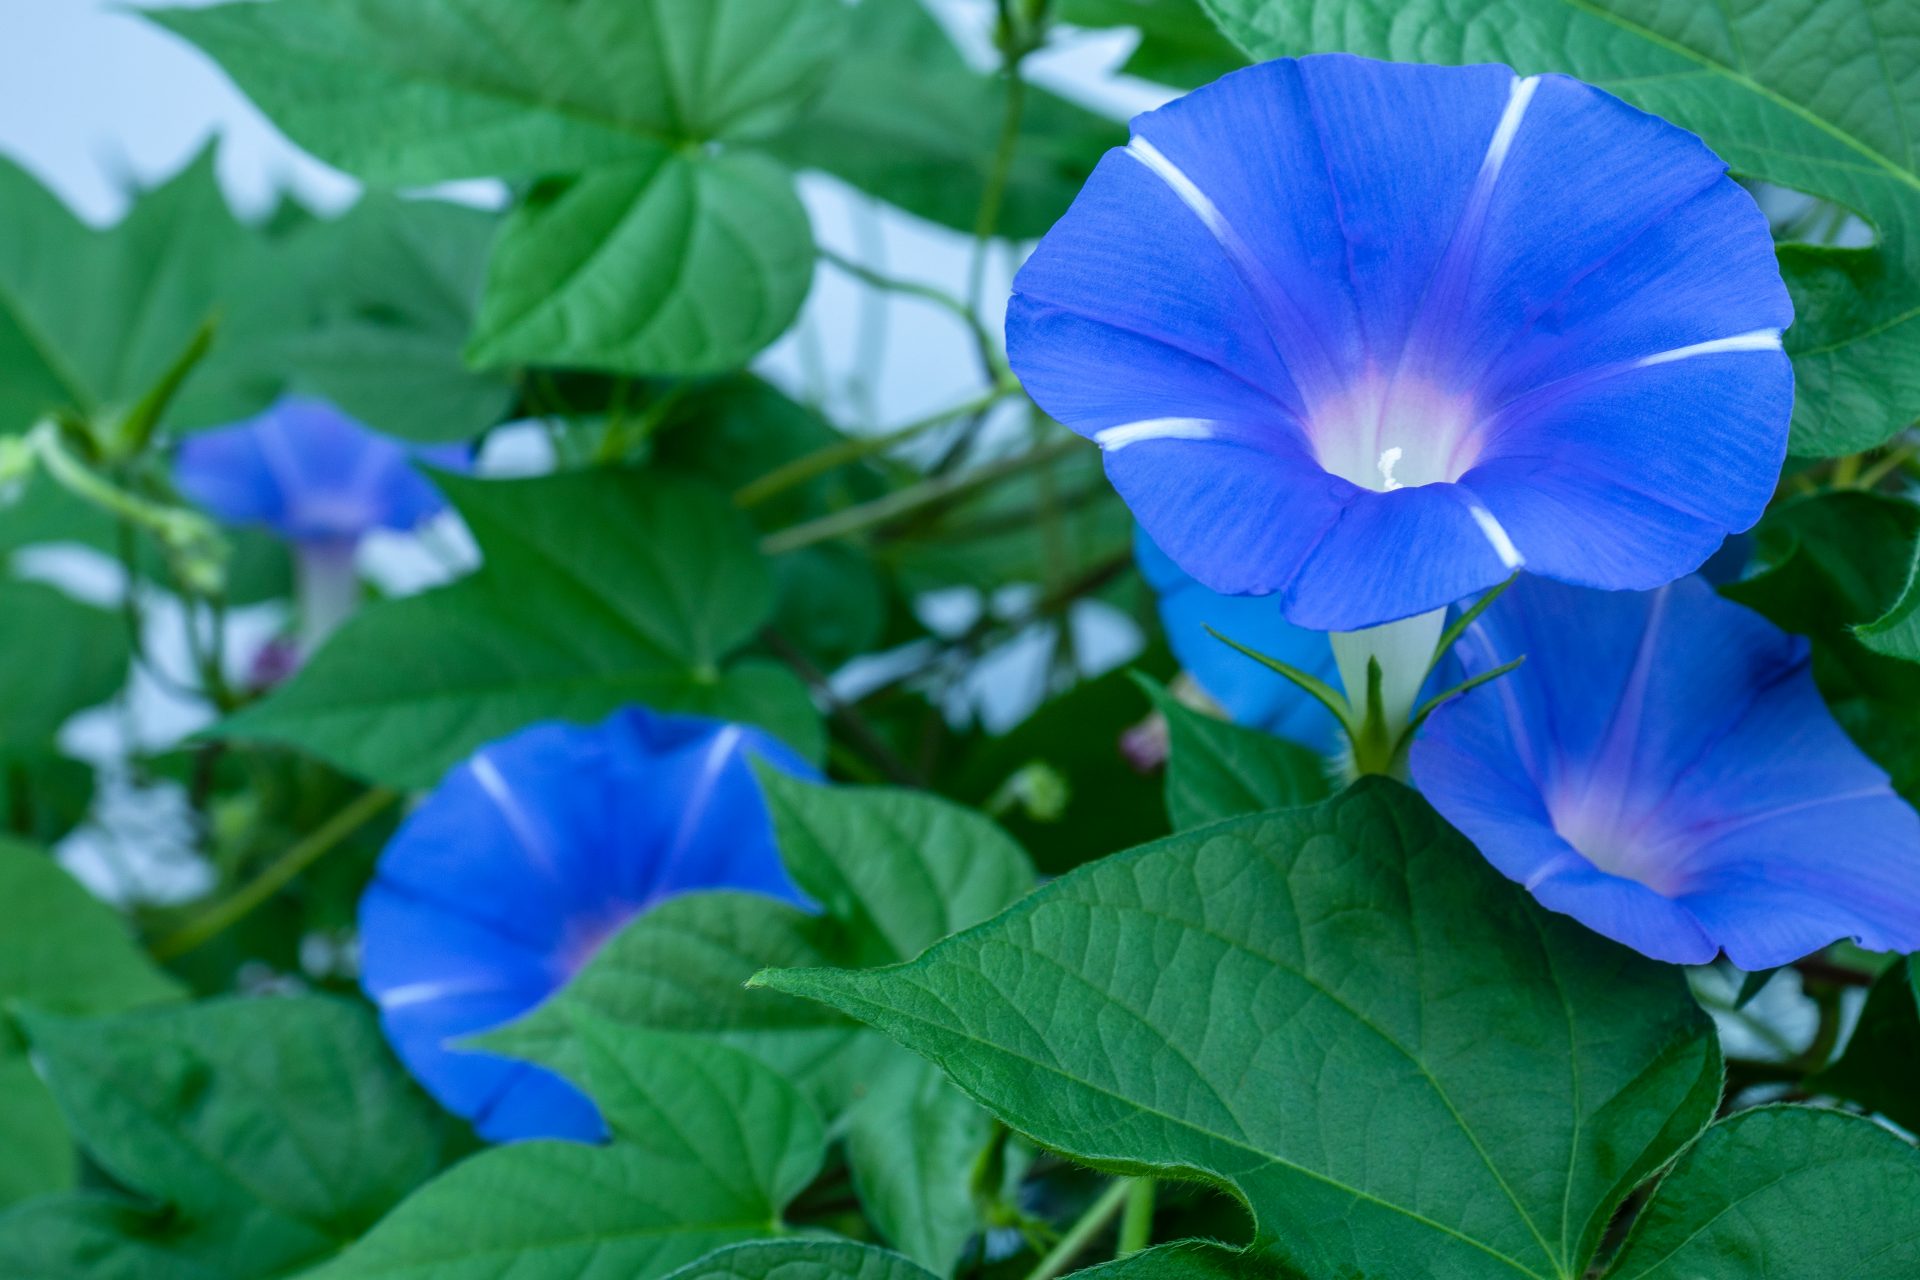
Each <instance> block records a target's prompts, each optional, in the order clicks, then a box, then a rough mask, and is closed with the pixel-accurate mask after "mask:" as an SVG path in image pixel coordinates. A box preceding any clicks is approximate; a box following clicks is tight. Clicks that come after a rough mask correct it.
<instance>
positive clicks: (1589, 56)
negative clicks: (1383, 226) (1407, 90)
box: [1204, 0, 1920, 455]
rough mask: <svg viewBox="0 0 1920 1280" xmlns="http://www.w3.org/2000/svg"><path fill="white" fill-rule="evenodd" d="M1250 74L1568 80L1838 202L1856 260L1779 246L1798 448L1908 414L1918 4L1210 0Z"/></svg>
mask: <svg viewBox="0 0 1920 1280" xmlns="http://www.w3.org/2000/svg"><path fill="white" fill-rule="evenodd" d="M1204 3H1205V4H1206V7H1207V9H1208V10H1209V12H1211V13H1212V14H1213V16H1214V18H1215V19H1216V20H1217V21H1218V22H1219V23H1220V26H1221V29H1222V30H1224V31H1225V32H1226V33H1227V34H1228V35H1229V36H1231V37H1232V38H1233V39H1234V40H1235V41H1236V42H1237V43H1238V44H1239V45H1240V47H1241V48H1243V49H1245V50H1246V51H1247V52H1248V53H1249V54H1250V55H1252V56H1253V57H1255V58H1272V57H1280V56H1298V55H1300V54H1305V53H1315V52H1322V51H1326V50H1344V51H1346V52H1350V53H1359V54H1366V55H1368V56H1370V57H1376V58H1393V59H1399V60H1402V61H1408V62H1452V63H1467V62H1504V63H1508V64H1509V65H1511V66H1512V67H1513V68H1514V69H1515V70H1516V71H1518V72H1520V73H1521V74H1522V75H1527V74H1532V73H1534V72H1542V71H1564V72H1566V73H1567V74H1569V75H1574V76H1578V77H1579V78H1580V79H1582V80H1585V81H1587V82H1588V83H1590V84H1594V85H1597V86H1599V87H1600V88H1602V89H1606V90H1608V91H1609V92H1612V93H1617V94H1619V95H1620V96H1621V97H1623V98H1625V99H1626V100H1627V101H1628V102H1631V103H1633V104H1634V105H1635V106H1637V107H1640V108H1641V109H1643V110H1646V111H1650V112H1653V113H1654V114H1655V115H1659V116H1664V117H1665V118H1667V119H1668V120H1671V121H1673V122H1674V123H1675V124H1677V125H1680V126H1681V127H1682V128H1686V129H1691V130H1693V131H1694V132H1696V133H1698V134H1699V135H1700V136H1701V137H1702V138H1704V139H1705V140H1706V141H1707V144H1708V145H1709V146H1711V147H1712V148H1713V149H1714V150H1715V151H1717V152H1718V153H1719V154H1720V155H1721V156H1723V157H1725V158H1726V160H1727V162H1728V163H1729V164H1730V165H1732V167H1733V169H1734V171H1735V172H1737V173H1741V174H1745V175H1747V176H1750V177H1755V178H1764V179H1766V180H1768V181H1771V182H1777V183H1780V184H1781V185H1783V186H1788V187H1793V188H1795V189H1796V190H1799V191H1805V192H1810V193H1812V194H1813V195H1817V196H1821V197H1824V198H1826V199H1828V200H1832V201H1834V202H1835V203H1837V204H1840V205H1843V206H1845V207H1846V208H1848V209H1851V210H1853V211H1854V212H1856V213H1858V214H1859V215H1860V216H1861V217H1862V218H1864V219H1866V221H1867V222H1868V223H1869V224H1870V225H1871V226H1872V227H1873V229H1874V232H1875V234H1876V236H1877V237H1878V243H1877V244H1875V245H1874V246H1873V247H1872V248H1866V249H1835V248H1816V247H1813V246H1808V245H1787V246H1784V247H1783V248H1782V249H1781V254H1780V258H1781V267H1782V268H1783V270H1784V272H1785V274H1786V277H1787V283H1788V285H1789V286H1790V287H1791V289H1792V291H1793V298H1794V310H1795V313H1796V315H1795V321H1794V325H1793V327H1792V328H1791V329H1789V330H1788V331H1787V350H1788V352H1789V353H1790V354H1791V355H1792V356H1793V365H1794V376H1795V381H1796V384H1797V385H1796V392H1797V394H1796V396H1795V404H1794V418H1793V445H1792V447H1793V450H1794V452H1796V453H1803V454H1824V455H1835V454H1844V453H1853V452H1855V451H1857V450H1860V449H1866V448H1870V447H1872V446H1873V445H1876V444H1879V443H1880V442H1881V441H1883V440H1886V439H1887V438H1888V437H1890V436H1892V435H1893V434H1894V433H1895V432H1896V431H1899V430H1900V429H1901V428H1902V427H1905V426H1906V425H1907V424H1908V423H1910V422H1912V421H1913V420H1914V419H1915V418H1916V417H1920V306H1916V305H1915V304H1914V299H1915V298H1916V297H1917V296H1920V126H1917V125H1916V122H1920V76H1917V75H1915V74H1913V59H1912V55H1911V50H1912V48H1913V46H1914V42H1915V41H1917V40H1920V6H1916V5H1912V4H1898V3H1893V4H1889V3H1864V4H1862V3H1852V2H1850V0H1778V2H1776V3H1764V4H1763V3H1753V2H1747V0H1743V2H1741V3H1736V4H1730V5H1729V4H1722V5H1718V6H1706V7H1703V6H1702V5H1700V4H1699V3H1697V2H1696V0H1607V2H1606V3H1596V2H1595V0H1509V2H1508V3H1504V4H1498V5H1491V4H1489V5H1475V6H1469V7H1462V6H1460V5H1457V4H1454V3H1451V2H1450V0H1411V2H1410V3H1405V4H1393V5H1365V6H1356V5H1354V4H1353V3H1352V2H1351V0H1204Z"/></svg>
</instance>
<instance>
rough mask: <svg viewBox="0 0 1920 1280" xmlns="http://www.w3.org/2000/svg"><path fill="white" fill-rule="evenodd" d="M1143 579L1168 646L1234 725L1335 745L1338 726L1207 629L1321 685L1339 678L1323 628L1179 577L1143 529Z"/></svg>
mask: <svg viewBox="0 0 1920 1280" xmlns="http://www.w3.org/2000/svg"><path fill="white" fill-rule="evenodd" d="M1133 554H1134V558H1135V559H1136V560H1137V561H1139V563H1140V573H1141V576H1142V577H1144V578H1145V579H1146V580H1147V585H1148V586H1150V587H1152V588H1153V590H1154V592H1155V594H1156V595H1157V596H1158V597H1159V601H1160V622H1161V625H1162V626H1163V627H1164V628H1165V629H1166V633H1167V643H1168V645H1169V646H1171V647H1172V649H1173V656H1174V657H1176V658H1178V659H1179V660H1180V665H1181V666H1183V667H1185V668H1186V670H1187V673H1188V674H1189V675H1191V676H1192V677H1193V679H1194V682H1195V683H1196V684H1198V685H1199V686H1200V688H1201V689H1202V690H1203V691H1204V692H1205V693H1206V694H1207V696H1209V697H1211V698H1212V699H1213V700H1214V701H1215V702H1217V703H1219V704H1220V707H1221V709H1222V710H1224V711H1225V712H1226V713H1227V715H1228V717H1229V718H1230V719H1232V720H1233V721H1234V722H1235V723H1237V724H1243V725H1247V726H1248V727H1250V728H1254V729H1264V730H1265V731H1266V732H1268V733H1271V734H1275V735H1277V736H1278V737H1282V738H1289V739H1292V740H1293V741H1295V742H1298V743H1301V744H1303V745H1305V746H1309V747H1313V748H1316V749H1317V750H1321V751H1327V752H1331V751H1334V750H1336V749H1338V748H1339V746H1340V744H1341V741H1342V735H1341V730H1340V722H1339V721H1338V720H1336V719H1335V718H1334V715H1333V712H1331V711H1329V710H1328V709H1327V708H1326V706H1325V705H1324V704H1323V703H1321V702H1319V701H1317V700H1316V699H1314V698H1312V697H1309V696H1308V695H1307V694H1306V693H1304V692H1302V691H1301V689H1300V688H1299V686H1297V685H1295V684H1293V683H1292V682H1291V681H1289V680H1287V679H1286V678H1285V677H1283V676H1280V675H1276V674H1275V673H1274V672H1273V671H1271V670H1269V669H1268V668H1266V667H1264V666H1262V665H1261V664H1260V663H1258V662H1256V661H1254V660H1253V659H1252V658H1249V657H1248V656H1247V655H1246V654H1244V653H1240V652H1238V651H1237V650H1235V649H1233V648H1232V647H1231V646H1229V645H1227V644H1225V643H1223V642H1222V641H1221V640H1220V639H1219V638H1218V637H1216V636H1215V635H1213V634H1211V633H1210V632H1209V631H1208V628H1209V627H1211V628H1212V629H1213V631H1217V632H1219V633H1220V635H1223V636H1226V637H1228V638H1229V639H1231V640H1233V641H1235V642H1236V643H1239V644H1242V645H1245V646H1246V647H1247V648H1249V649H1253V650H1255V651H1257V652H1259V653H1263V654H1265V655H1267V656H1268V657H1269V658H1277V659H1279V660H1280V661H1281V662H1284V663H1287V664H1288V665H1289V666H1292V667H1296V668H1298V669H1299V670H1301V671H1304V672H1306V673H1307V674H1308V675H1312V676H1317V677H1319V678H1320V679H1322V680H1326V681H1333V680H1336V679H1338V675H1337V674H1336V672H1335V670H1334V661H1333V646H1332V645H1331V644H1330V643H1328V640H1327V636H1326V633H1325V632H1323V631H1308V630H1307V629H1306V628H1305V627H1296V626H1294V625H1293V624H1292V623H1291V622H1288V621H1287V620H1286V619H1285V618H1283V617H1281V616H1280V611H1279V610H1277V609H1275V608H1274V607H1273V602H1272V601H1271V600H1267V599H1264V598H1262V597H1259V596H1223V595H1221V594H1219V593H1218V592H1214V591H1209V590H1207V589H1206V588H1205V587H1203V586H1201V585H1200V584H1199V583H1197V582H1195V581H1194V580H1193V579H1192V578H1189V577H1188V576H1187V575H1186V574H1184V573H1182V572H1180V566H1178V565H1176V564H1175V563H1174V562H1173V561H1172V560H1170V559H1168V558H1167V554H1166V552H1164V551H1162V550H1160V548H1158V547H1156V546H1154V545H1153V539H1151V538H1149V537H1147V535H1146V534H1145V533H1144V532H1143V533H1140V534H1139V535H1138V536H1137V537H1136V538H1135V539H1134V547H1133Z"/></svg>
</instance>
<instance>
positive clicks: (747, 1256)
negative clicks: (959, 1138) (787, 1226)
mask: <svg viewBox="0 0 1920 1280" xmlns="http://www.w3.org/2000/svg"><path fill="white" fill-rule="evenodd" d="M668 1280H932V1277H931V1276H930V1275H929V1274H928V1273H927V1272H925V1271H923V1270H921V1269H920V1268H919V1267H917V1266H915V1265H914V1264H913V1263H911V1262H909V1261H908V1260H907V1259H905V1258H903V1257H901V1256H900V1255H898V1254H894V1253H888V1252H887V1251H886V1250H885V1249H876V1248H874V1247H873V1246H872V1245H865V1244H855V1243H853V1241H851V1240H778V1241H767V1242H765V1243H760V1244H736V1245H732V1246H730V1247H728V1248H725V1249H719V1250H716V1251H715V1252H713V1253H710V1254H708V1255H707V1256H706V1257H704V1258H701V1259H700V1260H699V1261H697V1262H690V1263H688V1264H687V1265H686V1266H684V1267H682V1268H680V1270H678V1271H676V1272H674V1273H673V1275H672V1276H670V1277H669V1278H668Z"/></svg>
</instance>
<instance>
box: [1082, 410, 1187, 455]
mask: <svg viewBox="0 0 1920 1280" xmlns="http://www.w3.org/2000/svg"><path fill="white" fill-rule="evenodd" d="M1211 439H1213V423H1211V422H1209V421H1208V420H1207V419H1205V418H1149V419H1147V420H1146V421H1145V422H1129V423H1126V424H1124V425H1122V426H1118V427H1108V428H1106V429H1105V430H1104V431H1096V432H1094V433H1093V442H1094V443H1095V444H1097V445H1099V446H1100V447H1101V448H1102V449H1105V450H1106V451H1107V452H1108V453H1118V452H1120V450H1122V449H1124V448H1126V447H1127V446H1128V445H1130V444H1134V443H1137V442H1139V441H1141V440H1211Z"/></svg>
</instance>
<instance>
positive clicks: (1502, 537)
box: [1467, 502, 1527, 569]
mask: <svg viewBox="0 0 1920 1280" xmlns="http://www.w3.org/2000/svg"><path fill="white" fill-rule="evenodd" d="M1467 510H1468V511H1471V512H1472V513H1473V519H1474V523H1475V524H1478V525H1479V526H1480V532H1481V533H1483V534H1485V535H1486V537H1487V543H1488V545H1490V546H1491V547H1492V548H1493V554H1495V555H1497V556H1499V557H1500V563H1501V564H1503V565H1505V566H1507V568H1509V569H1518V568H1519V567H1520V566H1521V565H1523V564H1525V563H1526V562H1527V560H1526V557H1525V556H1523V555H1521V554H1520V550H1519V548H1518V547H1515V546H1514V545H1513V539H1512V538H1509V537H1508V536H1507V531H1506V530H1505V529H1504V528H1502V527H1501V524H1500V522H1499V521H1498V520H1496V519H1494V516H1493V512H1491V511H1489V510H1487V509H1486V508H1485V507H1483V506H1481V505H1480V504H1479V503H1477V502H1470V503H1468V504H1467Z"/></svg>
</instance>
